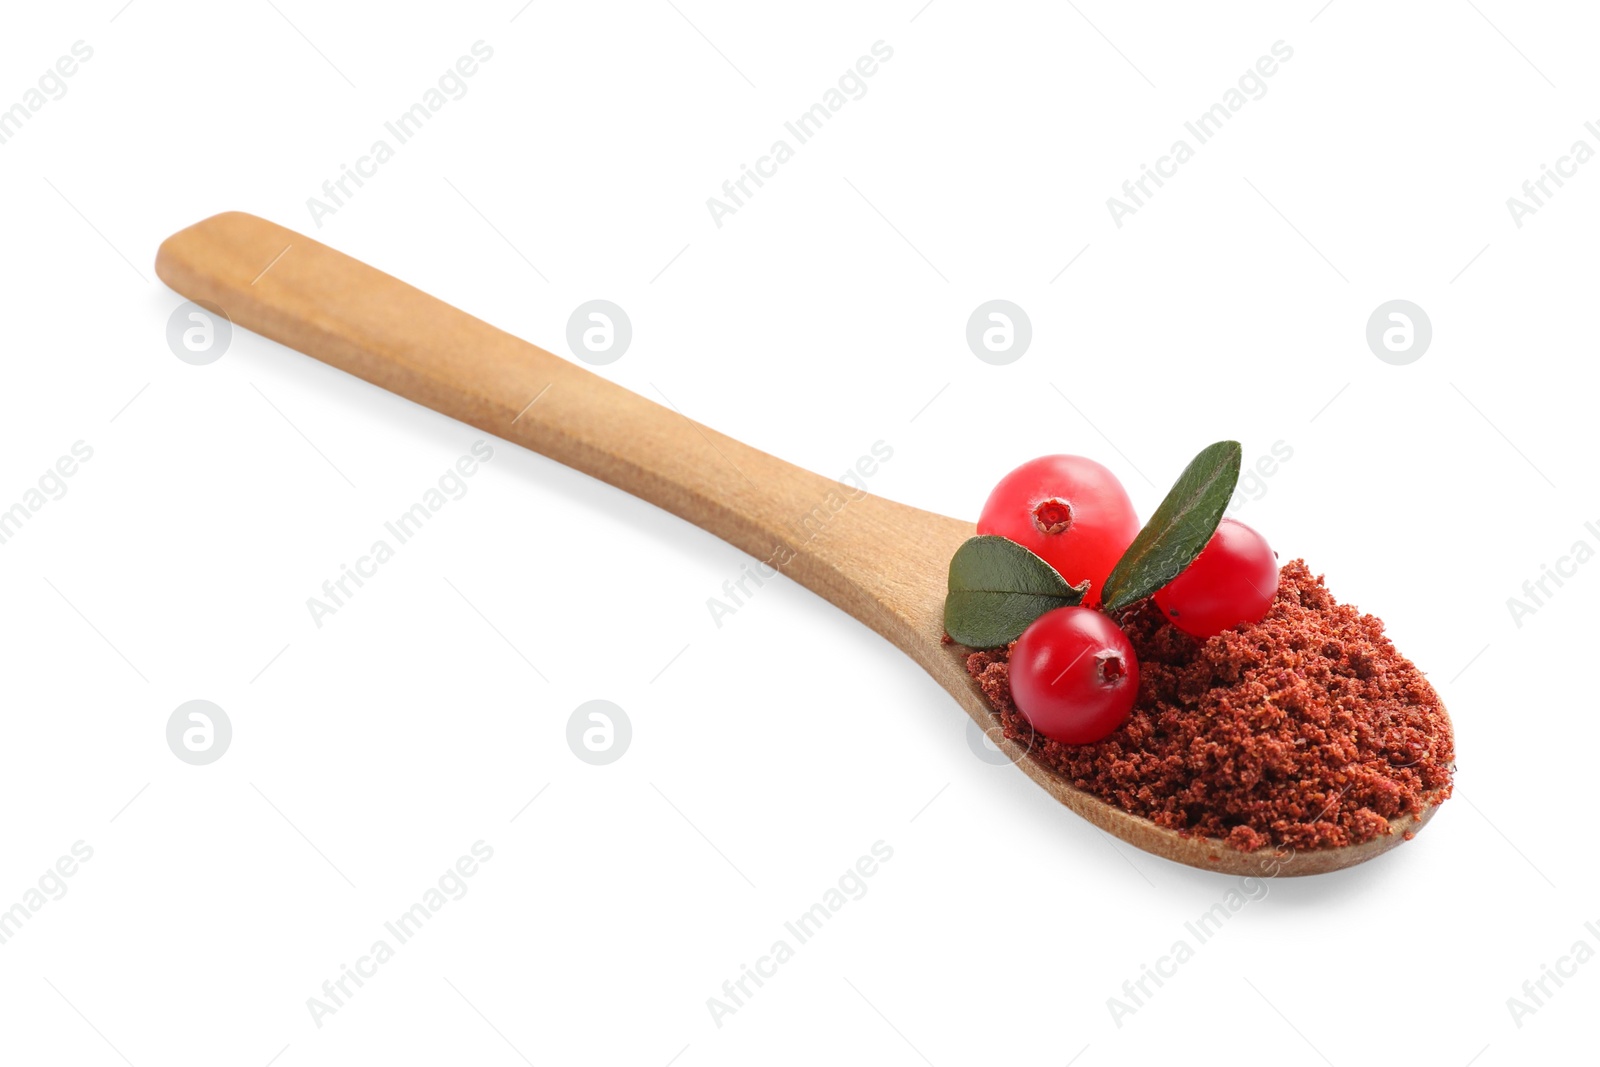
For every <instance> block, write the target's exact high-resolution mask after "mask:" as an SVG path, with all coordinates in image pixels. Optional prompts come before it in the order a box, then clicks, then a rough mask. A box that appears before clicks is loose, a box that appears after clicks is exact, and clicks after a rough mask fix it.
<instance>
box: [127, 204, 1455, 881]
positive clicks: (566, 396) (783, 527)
mask: <svg viewBox="0 0 1600 1067" xmlns="http://www.w3.org/2000/svg"><path fill="white" fill-rule="evenodd" d="M156 273H157V274H158V275H160V277H161V280H162V281H164V282H165V283H166V284H167V285H169V286H170V287H171V288H173V289H174V290H176V291H177V292H179V293H181V294H182V295H184V296H185V297H187V298H189V299H190V300H193V301H196V302H197V303H203V304H207V305H210V306H212V307H214V308H216V309H220V310H221V311H222V312H223V313H225V314H226V315H227V317H228V318H229V319H230V320H231V321H232V322H233V323H234V324H235V325H237V326H241V327H244V328H245V329H249V330H253V331H255V332H256V333H259V334H262V335H264V336H266V337H269V338H271V339H272V340H275V341H278V342H280V343H282V344H285V345H287V346H289V347H291V348H294V349H298V350H299V351H301V352H304V353H305V354H307V355H309V356H312V357H314V358H316V359H319V360H321V361H323V362H324V363H328V364H330V365H332V366H334V367H338V368H339V369H341V370H344V371H347V372H349V373H351V374H353V375H356V376H357V377H359V378H362V379H364V380H366V381H368V382H371V383H372V384H374V385H377V386H379V387H380V388H383V389H387V390H389V391H391V392H394V393H397V394H399V395H401V396H404V397H406V398H408V399H410V400H413V401H415V402H416V403H419V404H422V405H424V406H426V407H429V408H432V409H434V410H436V411H439V412H441V413H443V414H445V415H449V416H451V417H452V418H456V419H459V420H461V421H462V422H465V423H468V424H470V425H472V426H475V427H477V428H478V429H480V430H483V431H484V432H486V433H490V434H494V435H495V436H497V437H501V438H504V439H505V440H508V441H511V442H513V443H515V444H519V445H522V446H524V447H526V448H530V449H532V450H534V451H536V452H539V453H542V454H544V455H546V456H549V457H550V458H552V459H555V460H557V461H558V462H561V463H564V464H566V465H567V466H569V467H573V468H575V469H577V470H580V471H583V472H584V473H586V474H590V475H592V476H594V477H596V478H599V479H601V480H603V481H606V482H609V483H610V484H612V485H614V486H616V487H618V488H619V489H622V490H624V491H625V492H628V493H632V494H633V495H635V496H638V497H640V498H642V499H644V500H647V501H649V502H651V503H653V504H655V505H657V506H658V507H661V508H663V509H664V510H666V511H669V512H671V513H672V514H674V515H677V516H679V517H680V518H683V519H685V520H687V521H689V522H692V523H694V524H695V525H697V526H700V527H702V528H704V529H706V530H708V531H710V532H711V533H714V534H716V535H717V536H718V537H721V538H722V539H723V540H725V541H727V542H729V543H730V544H732V545H734V546H735V547H737V548H739V549H741V550H742V551H744V552H747V553H749V554H750V555H751V556H754V557H755V558H756V559H759V560H765V561H768V562H769V563H770V564H771V565H773V566H776V567H777V568H778V569H780V570H782V571H783V573H785V574H787V575H788V576H789V577H790V578H793V579H794V580H795V581H798V582H800V583H801V584H802V585H805V586H806V587H808V588H810V589H811V590H812V591H814V592H816V593H817V594H818V595H820V596H822V597H824V598H825V599H827V600H829V601H831V602H832V603H833V604H835V605H836V606H838V607H839V608H841V609H842V610H844V611H845V612H847V613H849V614H850V615H852V616H853V617H855V618H856V619H858V620H860V621H861V622H863V623H865V624H866V625H867V626H869V627H871V628H872V629H873V630H875V631H876V632H878V633H879V634H882V635H883V636H884V637H886V638H888V639H889V641H891V642H892V643H893V644H894V645H895V646H896V647H897V648H899V649H900V650H901V651H903V652H905V653H906V655H908V656H910V657H911V658H912V659H913V660H915V661H916V662H917V663H918V664H919V665H921V667H922V668H923V669H924V670H926V671H927V672H928V674H930V675H931V676H932V677H933V679H934V680H935V681H937V682H938V683H939V684H940V685H941V686H943V687H944V688H945V690H946V691H948V692H949V693H950V694H951V695H952V696H953V697H955V699H956V700H957V702H959V703H960V705H961V706H962V707H963V708H964V709H965V710H966V712H967V714H968V715H970V716H971V717H972V719H973V721H975V722H976V723H977V724H978V726H979V727H980V728H981V729H983V730H984V731H985V732H986V733H988V734H989V735H990V736H991V737H994V738H996V739H997V740H996V743H997V744H998V746H999V747H1000V749H1001V750H1002V751H1003V752H1005V754H1006V755H1007V756H1008V757H1009V758H1010V759H1011V761H1012V762H1013V763H1015V764H1016V765H1017V767H1019V768H1020V769H1021V770H1022V771H1023V772H1024V773H1026V774H1027V775H1028V777H1030V778H1032V779H1033V780H1034V781H1035V782H1037V783H1038V784H1039V785H1040V786H1042V787H1043V788H1044V789H1045V790H1046V791H1047V792H1049V793H1050V795H1051V796H1053V797H1055V798H1056V799H1057V800H1059V801H1060V802H1061V803H1062V804H1064V805H1066V806H1067V807H1068V808H1070V809H1072V811H1074V812H1076V813H1077V814H1078V815H1080V816H1082V817H1083V818H1085V819H1087V820H1089V822H1091V823H1093V824H1094V825H1095V826H1098V827H1099V828H1100V829H1102V830H1104V831H1106V832H1107V833H1109V834H1112V835H1114V836H1116V837H1118V838H1121V839H1122V840H1124V841H1126V842H1128V843H1129V844H1131V845H1133V846H1135V847H1137V848H1140V849H1143V850H1144V851H1146V852H1149V853H1152V854H1154V855H1157V856H1162V857H1164V858H1166V859H1170V860H1174V861H1176V862H1179V863H1185V864H1189V865H1190V866H1193V867H1199V868H1202V869H1205V870H1212V871H1218V872H1222V873H1226V874H1238V875H1247V874H1255V875H1259V874H1261V873H1262V872H1263V871H1264V870H1266V869H1267V868H1268V867H1270V866H1273V865H1274V864H1276V866H1277V868H1278V869H1277V871H1276V873H1278V874H1282V875H1304V874H1320V873H1324V872H1327V871H1334V870H1339V869H1340V868H1343V867H1349V866H1352V865H1354V864H1357V863H1362V862H1364V861H1366V860H1369V859H1371V858H1372V857H1374V856H1377V855H1379V854H1380V853H1383V852H1386V851H1388V850H1389V849H1390V848H1393V847H1394V846H1395V845H1397V844H1399V843H1400V842H1401V841H1403V840H1405V839H1406V838H1407V836H1408V835H1409V834H1410V833H1411V832H1414V831H1416V830H1418V829H1420V828H1421V826H1422V825H1423V824H1424V823H1425V822H1427V820H1428V819H1429V818H1430V817H1431V816H1432V815H1433V812H1434V807H1435V806H1434V805H1430V806H1429V807H1427V808H1426V809H1425V810H1424V811H1423V812H1422V813H1421V814H1420V815H1419V816H1417V817H1414V818H1411V817H1408V818H1405V819H1401V820H1395V821H1393V822H1392V823H1391V824H1390V832H1389V833H1388V834H1386V835H1383V836H1380V837H1377V838H1374V839H1372V840H1370V841H1367V842H1365V843H1363V844H1359V845H1352V846H1348V847H1343V848H1326V849H1318V850H1314V851H1299V852H1295V853H1289V852H1287V851H1271V850H1260V851H1256V852H1240V851H1238V850H1236V849H1233V848H1230V847H1229V846H1227V845H1226V844H1225V843H1224V842H1222V841H1220V840H1217V839H1214V838H1205V837H1196V836H1186V835H1184V834H1180V833H1178V832H1176V831H1173V830H1167V829H1164V828H1162V827H1159V826H1157V825H1155V824H1154V823H1153V822H1151V821H1150V820H1148V819H1145V818H1142V817H1139V816H1136V815H1132V814H1129V813H1128V812H1125V811H1123V810H1121V809H1119V808H1116V807H1113V806H1112V805H1110V804H1107V803H1105V802H1104V801H1102V800H1100V799H1099V798H1097V797H1095V796H1092V795H1090V794H1088V793H1085V792H1083V791H1082V790H1079V789H1076V788H1074V787H1073V786H1072V785H1071V784H1070V783H1069V782H1067V781H1066V780H1065V779H1063V778H1062V777H1061V776H1059V775H1057V774H1056V773H1055V772H1053V771H1051V770H1050V769H1049V768H1047V767H1045V766H1043V765H1042V764H1040V763H1038V762H1036V761H1035V760H1033V759H1032V758H1031V757H1030V756H1029V754H1028V753H1027V751H1026V750H1025V749H1024V748H1023V746H1021V745H1019V744H1017V743H1016V742H1014V741H1010V740H1007V739H1004V738H1002V737H999V730H998V729H997V728H996V727H997V722H998V720H997V719H996V717H995V715H994V713H993V711H992V710H991V709H990V707H989V705H988V702H987V700H986V699H985V698H984V696H983V694H982V693H981V692H980V691H979V689H978V688H977V686H976V684H975V683H974V682H973V680H972V678H971V677H970V676H969V675H968V673H967V670H966V666H965V662H964V659H965V653H963V652H962V651H961V649H960V648H959V647H953V646H951V645H947V644H946V643H945V642H944V597H945V579H946V574H947V572H948V567H949V562H950V557H951V556H952V555H954V553H955V550H956V549H957V548H958V547H959V546H960V545H961V543H962V542H964V541H965V540H966V539H967V538H969V537H971V536H973V534H974V533H975V532H976V531H975V528H974V526H973V524H972V523H970V522H965V521H963V520H960V519H953V518H949V517H946V516H943V515H936V514H934V513H932V512H928V511H922V510H920V509H918V508H914V507H910V506H908V505H905V504H898V503H895V502H893V501H890V500H885V499H883V498H881V497H875V496H871V495H869V494H867V493H866V492H864V491H862V490H860V489H856V488H852V487H850V486H847V485H844V484H842V483H840V482H836V481H833V480H832V479H829V478H824V477H822V476H820V475H817V474H813V473H811V472H810V471H807V470H803V469H801V468H799V467H796V466H793V465H792V464H789V463H785V462H783V461H782V460H779V459H777V458H775V457H773V456H770V455H768V454H766V453H764V452H761V451H759V450H757V449H755V448H752V447H750V446H748V445H745V444H743V443H741V442H739V441H736V440H734V439H732V438H730V437H726V436H724V435H722V434H719V433H717V432H716V431H715V430H712V429H710V428H708V427H705V426H702V425H700V424H699V423H696V422H694V421H693V420H691V419H689V418H688V417H687V416H686V415H684V414H682V413H681V412H679V411H678V410H677V409H675V408H674V407H673V406H671V403H670V401H668V402H667V404H665V405H662V404H657V403H655V402H654V401H652V400H649V399H647V398H645V397H643V396H640V395H639V394H637V393H633V392H630V391H628V390H627V389H624V388H622V387H621V386H618V385H614V384H612V383H610V382H608V381H606V380H605V379H603V378H601V377H599V376H597V375H595V374H593V373H591V372H589V371H587V370H584V369H583V368H581V367H578V366H576V365H575V364H573V363H570V362H568V361H566V360H563V359H560V358H558V357H556V356H554V355H551V354H550V353H549V352H546V351H545V350H543V349H541V348H538V347H536V346H534V345H532V344H529V343H528V342H526V341H522V340H520V339H518V338H516V337H514V336H512V335H511V334H508V333H506V332H504V331H502V330H499V329H497V328H495V327H493V326H491V325H489V324H488V323H485V322H482V321H481V320H479V319H476V318H473V317H472V316H471V315H468V314H467V313H466V312H464V311H460V310H458V309H456V308H454V307H451V306H450V305H448V304H445V303H444V302H442V301H440V300H437V299H435V298H434V297H431V296H429V295H427V294H426V293H423V292H421V291H420V290H418V289H415V288H413V287H411V286H409V285H407V284H405V283H404V282H402V281H399V280H398V279H396V278H393V277H390V276H389V275H387V274H384V273H383V272H381V271H379V270H377V269H376V268H373V267H370V266H368V265H366V264H364V263H362V262H360V261H358V260H355V259H352V258H351V257H349V256H346V255H344V254H343V253H340V252H337V251H335V250H333V249H331V248H329V247H327V246H326V245H323V244H320V243H318V242H317V241H314V240H312V239H311V238H309V237H305V236H303V235H301V234H298V233H295V232H294V231H292V230H288V229H285V228H283V227H281V226H278V225H275V224H273V223H271V222H267V221H266V220H264V219H260V218H257V217H255V216H253V215H247V214H243V213H240V212H229V213H226V214H222V215H216V216H213V217H212V218H209V219H206V220H204V221H203V222H200V223H197V224H195V225H193V226H190V227H188V228H187V229H184V230H182V231H180V232H178V233H176V234H174V235H173V236H171V237H169V238H168V239H167V240H166V241H165V242H163V243H162V245H161V249H160V252H159V253H158V255H157V258H156ZM662 399H663V400H666V397H664V396H663V397H662Z"/></svg>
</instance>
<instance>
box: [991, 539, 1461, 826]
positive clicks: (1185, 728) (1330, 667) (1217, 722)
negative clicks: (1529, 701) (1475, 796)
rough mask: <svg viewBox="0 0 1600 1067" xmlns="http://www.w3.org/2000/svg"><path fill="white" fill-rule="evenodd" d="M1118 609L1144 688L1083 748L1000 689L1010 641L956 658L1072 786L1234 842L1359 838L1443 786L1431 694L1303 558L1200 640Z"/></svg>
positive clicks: (1442, 740) (1446, 762) (1448, 769)
mask: <svg viewBox="0 0 1600 1067" xmlns="http://www.w3.org/2000/svg"><path fill="white" fill-rule="evenodd" d="M1119 621H1120V622H1121V623H1122V626H1123V628H1124V629H1125V630H1126V631H1127V634H1128V638H1129V640H1130V641H1131V642H1132V644H1133V648H1134V651H1135V654H1136V655H1137V656H1138V660H1139V665H1140V671H1141V677H1140V685H1139V697H1138V700H1137V702H1136V703H1135V704H1134V709H1133V713H1132V715H1131V717H1130V718H1129V720H1128V722H1127V723H1126V724H1124V725H1123V726H1122V727H1121V728H1120V729H1118V730H1117V731H1116V732H1115V733H1113V734H1111V735H1110V736H1109V737H1107V738H1105V739H1104V740H1102V741H1099V742H1096V743H1094V744H1089V745H1063V744H1060V743H1057V742H1055V741H1050V740H1048V739H1046V738H1045V737H1043V736H1042V735H1038V734H1036V733H1034V731H1033V729H1032V728H1031V727H1030V726H1029V725H1028V721H1027V720H1026V719H1024V718H1023V717H1022V715H1021V714H1020V713H1019V712H1018V711H1017V708H1016V706H1015V704H1013V703H1012V700H1011V687H1010V683H1009V681H1008V678H1007V660H1008V658H1009V656H1010V652H1011V650H1010V648H1006V649H994V650H990V651H986V652H974V653H973V654H972V655H970V656H969V657H968V658H967V670H968V671H969V672H970V673H971V675H972V677H973V678H974V679H975V680H976V681H977V683H978V685H979V687H980V688H981V689H982V690H983V692H984V695H985V696H986V697H987V698H988V700H989V702H990V704H991V706H993V707H994V708H995V710H996V712H997V715H998V717H999V720H1000V723H1001V725H1002V727H1003V728H1004V731H1005V735H1006V737H1008V738H1010V739H1012V740H1014V741H1017V742H1018V743H1020V744H1022V745H1023V746H1025V747H1027V748H1028V749H1029V751H1030V753H1031V755H1032V757H1033V758H1034V759H1035V760H1036V761H1038V762H1039V763H1041V764H1043V765H1044V766H1046V767H1048V768H1050V769H1051V770H1053V771H1055V772H1056V773H1057V774H1059V775H1061V776H1062V777H1063V778H1065V779H1066V780H1067V781H1068V782H1070V783H1071V784H1072V785H1073V786H1074V787H1076V788H1078V789H1080V790H1083V791H1084V792H1087V793H1090V794H1092V795H1094V796H1096V797H1099V798H1100V799H1101V800H1104V801H1106V802H1107V803H1110V804H1113V805H1115V806H1116V807H1118V808H1121V809H1122V810H1124V811H1127V812H1130V813H1132V814H1134V815H1141V816H1143V817H1145V818H1147V819H1149V820H1151V821H1152V822H1154V823H1155V824H1156V825H1158V826H1162V827H1165V828H1167V829H1172V830H1178V831H1181V832H1183V833H1186V834H1195V835H1201V836H1205V837H1215V838H1221V839H1223V840H1224V841H1226V842H1227V844H1228V845H1230V846H1231V847H1233V848H1235V849H1238V850H1240V851H1244V852H1251V851H1254V850H1256V849H1259V848H1262V847H1263V846H1267V845H1273V846H1280V847H1284V846H1286V847H1291V848H1295V849H1316V848H1337V847H1341V846H1345V845H1355V844H1360V843H1361V842H1363V841H1369V840H1371V839H1372V838H1374V837H1378V836H1381V835H1383V834H1386V833H1388V832H1389V830H1390V820H1391V819H1402V818H1405V817H1415V816H1417V815H1419V814H1420V813H1421V811H1422V810H1423V808H1424V807H1425V806H1427V805H1431V804H1437V803H1439V802H1440V801H1442V800H1444V799H1445V798H1446V797H1448V796H1449V795H1450V791H1451V775H1452V770H1453V761H1454V759H1455V741H1454V738H1453V736H1452V733H1451V729H1450V719H1449V716H1448V715H1447V714H1446V713H1445V710H1444V706H1443V704H1442V703H1441V702H1440V700H1439V696H1438V694H1437V693H1435V692H1434V691H1433V687H1432V686H1431V685H1429V684H1428V681H1427V679H1426V678H1424V677H1423V675H1422V672H1421V671H1419V670H1418V669H1417V668H1416V667H1415V666H1414V665H1413V664H1412V663H1411V661H1410V660H1408V659H1406V658H1405V657H1404V656H1402V655H1400V653H1399V652H1397V651H1396V650H1395V647H1394V645H1393V644H1392V643H1390V641H1389V639H1388V638H1387V637H1385V636H1384V633H1383V623H1382V622H1381V621H1380V620H1379V619H1377V618H1375V617H1373V616H1371V615H1363V614H1361V613H1360V612H1359V611H1357V610H1356V609H1355V608H1353V607H1349V606H1347V605H1343V604H1340V603H1338V602H1337V601H1335V600H1334V599H1333V596H1332V595H1331V594H1330V593H1329V592H1328V590H1327V588H1326V587H1325V586H1324V584H1323V581H1322V579H1321V578H1320V577H1314V576H1313V575H1312V574H1311V572H1310V571H1309V570H1308V569H1307V568H1306V565H1305V563H1304V561H1302V560H1295V561H1294V562H1292V563H1290V564H1288V565H1286V566H1285V567H1284V568H1283V570H1282V573H1281V576H1280V580H1279V583H1278V593H1277V596H1276V597H1275V598H1274V600H1273V603H1272V606H1271V608H1270V609H1269V610H1268V612H1267V614H1266V617H1265V618H1263V619H1262V620H1261V621H1260V622H1257V623H1252V624H1248V625H1243V626H1239V627H1236V628H1234V629H1232V630H1227V631H1225V632H1223V633H1221V634H1218V635H1217V636H1215V637H1212V638H1209V639H1208V640H1205V641H1198V640H1196V639H1195V638H1192V637H1190V636H1189V635H1187V634H1185V633H1184V632H1183V631H1181V630H1179V629H1177V628H1176V627H1175V626H1173V625H1172V624H1171V623H1170V622H1168V621H1167V620H1166V619H1165V618H1164V617H1163V616H1162V614H1161V612H1160V610H1159V609H1157V608H1156V607H1155V606H1154V604H1153V603H1152V602H1150V601H1146V602H1144V603H1143V604H1140V605H1138V606H1136V607H1134V608H1132V609H1130V610H1129V612H1128V613H1127V614H1126V615H1125V616H1124V617H1123V618H1122V619H1121V620H1119ZM1399 830H1400V831H1401V832H1404V833H1406V834H1407V836H1409V834H1410V831H1409V830H1408V829H1406V828H1405V826H1404V825H1403V824H1402V825H1400V826H1399Z"/></svg>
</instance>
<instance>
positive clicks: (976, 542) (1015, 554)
mask: <svg viewBox="0 0 1600 1067" xmlns="http://www.w3.org/2000/svg"><path fill="white" fill-rule="evenodd" d="M1088 591H1089V583H1088V582H1083V583H1082V584H1080V585H1078V586H1071V585H1068V584H1067V580H1066V579H1065V578H1063V577H1061V575H1060V574H1058V573H1057V572H1056V569H1055V568H1054V567H1052V566H1050V564H1048V563H1046V562H1045V561H1044V560H1042V559H1040V558H1039V557H1038V556H1036V555H1034V554H1033V553H1032V552H1029V551H1028V550H1027V549H1026V548H1023V547H1022V546H1021V545H1019V544H1017V543H1016V542H1015V541H1011V540H1008V539H1007V538H1004V537H995V536H993V535H988V536H984V537H974V538H972V539H970V540H969V541H967V542H966V543H965V544H963V545H962V546H961V547H960V548H958V549H956V554H955V555H954V556H953V557H951V560H950V594H949V596H947V597H945V601H944V628H945V632H946V633H948V634H949V635H950V636H951V637H952V638H954V639H955V640H956V641H959V642H960V643H961V644H963V645H967V646H968V647H970V648H998V647H1000V646H1001V645H1005V644H1009V643H1010V642H1012V641H1014V640H1016V639H1017V638H1018V637H1020V636H1022V631H1023V630H1026V629H1027V628H1028V624H1029V623H1031V622H1032V621H1033V620H1034V619H1037V618H1038V617H1039V616H1040V615H1043V614H1044V613H1045V612H1047V611H1049V610H1051V609H1052V608H1064V607H1071V606H1073V605H1074V604H1077V603H1079V602H1080V601H1082V600H1083V597H1084V594H1085V593H1087V592H1088Z"/></svg>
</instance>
